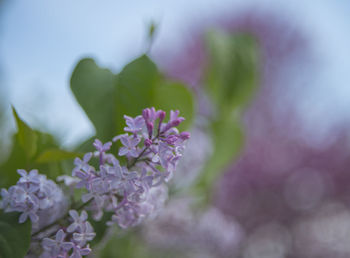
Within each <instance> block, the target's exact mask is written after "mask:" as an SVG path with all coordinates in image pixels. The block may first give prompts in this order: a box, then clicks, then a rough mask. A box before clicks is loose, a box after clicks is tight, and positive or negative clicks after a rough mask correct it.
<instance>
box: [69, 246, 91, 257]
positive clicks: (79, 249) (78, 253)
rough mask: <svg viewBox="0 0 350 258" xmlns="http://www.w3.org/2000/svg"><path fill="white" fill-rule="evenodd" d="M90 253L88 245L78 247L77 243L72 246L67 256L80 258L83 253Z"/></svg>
mask: <svg viewBox="0 0 350 258" xmlns="http://www.w3.org/2000/svg"><path fill="white" fill-rule="evenodd" d="M90 253H91V248H90V246H89V245H87V246H86V247H80V246H79V245H74V246H73V253H72V254H71V255H70V256H69V258H81V257H82V256H83V255H84V256H85V255H88V254H90Z"/></svg>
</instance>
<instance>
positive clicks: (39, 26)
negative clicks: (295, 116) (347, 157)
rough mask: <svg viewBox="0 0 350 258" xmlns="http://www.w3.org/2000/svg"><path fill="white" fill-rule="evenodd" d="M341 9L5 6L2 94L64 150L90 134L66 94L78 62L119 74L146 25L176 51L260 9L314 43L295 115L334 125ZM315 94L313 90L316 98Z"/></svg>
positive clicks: (203, 1)
mask: <svg viewBox="0 0 350 258" xmlns="http://www.w3.org/2000/svg"><path fill="white" fill-rule="evenodd" d="M346 2H347V1H302V0H297V1H288V2H287V1H283V0H281V1H277V0H269V1H267V0H262V1H257V0H244V1H243V0H239V1H238V0H220V1H218V0H191V1H190V0H187V1H186V0H178V1H170V0H163V1H159V0H148V1H144V0H139V1H136V0H135V1H116V0H114V1H112V0H102V1H96V0H95V1H92V0H74V1H72V0H60V1H44V0H31V1H28V0H11V1H8V4H7V5H6V6H5V8H6V9H5V10H4V12H3V16H2V17H1V19H2V23H1V24H2V30H1V33H2V34H1V38H0V59H1V65H2V68H3V78H2V83H3V85H2V87H4V86H5V87H6V89H7V93H8V101H9V102H11V103H13V104H14V105H15V106H16V107H17V109H18V111H19V112H20V113H21V115H22V116H23V117H24V118H25V119H26V120H27V121H29V122H30V123H31V124H37V125H40V126H44V128H46V129H47V130H48V131H50V132H54V133H55V134H57V135H59V137H60V138H61V139H62V141H63V143H64V144H66V145H70V144H71V143H74V142H77V141H79V140H80V139H83V138H85V137H87V136H89V135H92V134H93V129H92V126H91V125H90V123H89V122H88V120H87V119H86V117H85V115H84V113H83V112H82V110H81V109H80V108H79V106H78V105H77V104H76V103H75V101H74V99H73V97H72V95H71V93H70V91H69V84H68V83H69V76H70V73H71V70H72V68H73V67H74V65H75V63H76V62H77V61H78V60H79V59H80V58H81V57H84V56H92V57H95V58H96V59H97V61H98V63H99V64H101V65H103V66H107V67H110V68H111V69H113V70H115V71H118V70H119V69H120V68H121V67H122V66H123V65H124V64H125V63H127V62H128V61H130V60H131V58H133V57H135V56H137V55H138V54H140V53H141V52H142V51H143V47H144V39H145V32H146V30H145V28H146V24H147V23H148V22H149V20H151V19H154V20H156V21H159V22H160V23H161V26H160V32H159V35H158V38H157V41H156V42H155V45H154V48H157V47H161V46H164V45H167V46H169V45H171V44H174V45H176V44H177V43H181V39H182V36H183V35H185V34H187V33H188V31H189V30H190V29H191V26H193V23H194V22H198V21H201V20H204V21H205V20H207V19H211V18H213V17H217V16H218V15H220V13H227V10H228V9H229V10H235V11H239V10H240V8H242V7H244V6H260V8H264V9H274V10H278V11H279V12H282V13H283V12H285V13H287V14H289V15H291V16H292V17H295V22H297V23H299V24H301V26H302V27H303V29H304V30H305V31H307V32H308V33H310V35H312V37H313V38H314V41H313V44H314V48H315V51H316V52H317V53H318V54H319V57H320V60H322V61H323V62H324V63H325V64H327V65H325V67H324V73H321V74H320V75H318V76H317V78H316V79H315V85H314V86H315V87H309V90H308V91H307V92H305V93H304V95H305V96H306V97H305V99H304V100H303V99H301V105H300V106H301V107H300V108H301V113H305V120H306V122H309V123H310V121H311V123H314V120H315V119H316V120H320V119H321V118H323V117H322V116H323V114H324V112H326V113H327V114H328V115H329V116H330V119H332V120H334V123H337V122H339V121H342V120H344V119H345V118H346V117H347V116H348V115H349V111H348V110H350V85H349V83H348V74H349V73H350V61H349V60H350V58H349V57H350V53H349V48H348V46H349V45H350V35H349V32H348V28H349V24H350V18H349V16H348V15H347V14H348V13H349V11H350V5H349V4H346ZM191 24H192V25H191ZM316 87H317V88H318V89H320V90H317V91H315V88H316ZM42 107H45V109H44V110H43V108H42ZM310 108H313V111H312V112H311V110H310ZM303 110H307V111H308V112H304V111H303ZM309 111H310V112H309Z"/></svg>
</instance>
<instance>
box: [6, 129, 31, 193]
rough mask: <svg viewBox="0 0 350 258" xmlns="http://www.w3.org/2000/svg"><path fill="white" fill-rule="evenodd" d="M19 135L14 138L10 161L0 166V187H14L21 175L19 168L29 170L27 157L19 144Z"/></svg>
mask: <svg viewBox="0 0 350 258" xmlns="http://www.w3.org/2000/svg"><path fill="white" fill-rule="evenodd" d="M17 136H18V134H15V135H14V136H13V141H12V142H13V146H12V149H11V153H10V155H9V157H8V159H7V160H6V161H5V162H4V163H3V164H1V166H0V177H1V180H0V187H6V188H7V187H9V186H11V185H14V184H15V183H16V182H17V180H18V178H19V175H18V174H17V173H16V170H17V169H19V168H27V161H26V160H27V157H26V153H25V152H24V150H23V148H22V147H21V146H20V144H19V140H18V137H17Z"/></svg>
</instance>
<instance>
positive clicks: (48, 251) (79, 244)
mask: <svg viewBox="0 0 350 258" xmlns="http://www.w3.org/2000/svg"><path fill="white" fill-rule="evenodd" d="M69 214H70V215H71V217H72V218H73V223H72V224H71V225H70V226H69V227H68V228H67V232H68V233H70V234H66V233H65V231H64V230H63V229H60V230H58V231H57V233H56V236H55V239H50V238H44V239H43V241H42V247H43V248H44V252H43V254H42V255H41V257H42V258H46V257H69V258H78V257H79V258H80V257H82V256H84V255H88V254H89V253H90V252H91V249H90V247H89V245H88V244H87V242H89V241H91V240H92V239H93V238H94V237H95V235H96V234H95V232H94V230H93V228H92V226H91V224H90V223H89V222H88V221H87V213H86V211H82V213H81V215H80V216H79V214H78V212H77V211H76V210H70V211H69Z"/></svg>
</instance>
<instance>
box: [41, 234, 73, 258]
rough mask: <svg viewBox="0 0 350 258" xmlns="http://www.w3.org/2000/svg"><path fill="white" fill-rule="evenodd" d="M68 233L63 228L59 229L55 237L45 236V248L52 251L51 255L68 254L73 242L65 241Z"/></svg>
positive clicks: (43, 243)
mask: <svg viewBox="0 0 350 258" xmlns="http://www.w3.org/2000/svg"><path fill="white" fill-rule="evenodd" d="M65 237H66V234H65V233H64V231H63V230H62V229H60V230H58V231H57V233H56V237H55V239H51V238H44V239H43V242H42V246H43V248H44V249H45V250H46V251H47V252H49V253H50V255H51V257H56V256H58V255H64V254H67V252H68V251H69V250H70V249H72V247H73V243H72V242H65V241H64V239H65Z"/></svg>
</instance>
